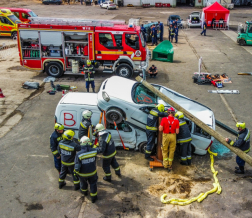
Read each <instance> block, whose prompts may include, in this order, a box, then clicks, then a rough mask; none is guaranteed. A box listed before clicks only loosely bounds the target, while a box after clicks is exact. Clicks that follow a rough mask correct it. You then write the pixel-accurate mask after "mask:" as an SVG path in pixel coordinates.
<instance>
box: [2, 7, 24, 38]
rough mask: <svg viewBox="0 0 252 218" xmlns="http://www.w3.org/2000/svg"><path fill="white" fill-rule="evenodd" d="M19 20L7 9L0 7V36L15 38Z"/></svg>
mask: <svg viewBox="0 0 252 218" xmlns="http://www.w3.org/2000/svg"><path fill="white" fill-rule="evenodd" d="M18 23H21V21H20V20H19V19H18V18H17V17H16V16H15V15H14V14H13V13H11V11H10V10H8V9H0V36H11V37H12V38H13V39H15V38H17V24H18Z"/></svg>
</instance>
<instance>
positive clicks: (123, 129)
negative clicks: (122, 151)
mask: <svg viewBox="0 0 252 218" xmlns="http://www.w3.org/2000/svg"><path fill="white" fill-rule="evenodd" d="M117 127H118V131H119V133H120V136H121V137H122V140H123V143H124V145H125V147H127V148H131V149H134V148H135V147H136V142H137V139H136V137H137V136H136V130H135V129H134V128H132V127H131V126H130V125H128V124H125V123H120V124H117ZM107 130H108V131H109V132H110V133H111V136H112V139H113V140H114V142H115V146H116V147H122V146H123V145H122V142H121V139H120V136H119V134H118V131H117V130H116V128H115V126H114V124H108V125H107Z"/></svg>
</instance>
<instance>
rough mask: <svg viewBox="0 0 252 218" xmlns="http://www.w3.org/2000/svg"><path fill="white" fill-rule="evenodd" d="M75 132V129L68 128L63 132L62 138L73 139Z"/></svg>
mask: <svg viewBox="0 0 252 218" xmlns="http://www.w3.org/2000/svg"><path fill="white" fill-rule="evenodd" d="M74 135H75V133H74V131H73V130H66V131H65V132H64V133H63V134H62V138H63V139H66V140H72V139H73V137H74Z"/></svg>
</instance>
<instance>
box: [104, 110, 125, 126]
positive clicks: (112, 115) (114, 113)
mask: <svg viewBox="0 0 252 218" xmlns="http://www.w3.org/2000/svg"><path fill="white" fill-rule="evenodd" d="M106 120H107V122H108V123H114V121H115V122H116V124H118V123H121V122H122V121H123V112H122V111H121V110H120V109H118V108H111V109H109V110H108V111H107V112H106Z"/></svg>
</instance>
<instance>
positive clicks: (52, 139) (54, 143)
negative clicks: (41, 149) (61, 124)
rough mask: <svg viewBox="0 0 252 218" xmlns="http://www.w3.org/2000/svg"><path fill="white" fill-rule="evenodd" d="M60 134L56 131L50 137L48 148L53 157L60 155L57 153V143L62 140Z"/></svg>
mask: <svg viewBox="0 0 252 218" xmlns="http://www.w3.org/2000/svg"><path fill="white" fill-rule="evenodd" d="M61 135H62V134H60V133H58V132H57V131H56V130H55V131H54V132H53V133H52V135H51V136H50V148H51V151H52V153H53V155H54V156H56V157H59V156H60V154H59V152H58V146H59V141H61V140H62V137H61Z"/></svg>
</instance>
